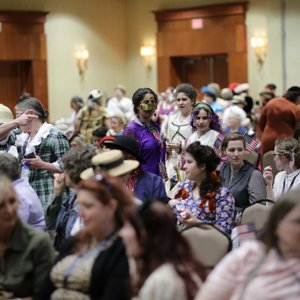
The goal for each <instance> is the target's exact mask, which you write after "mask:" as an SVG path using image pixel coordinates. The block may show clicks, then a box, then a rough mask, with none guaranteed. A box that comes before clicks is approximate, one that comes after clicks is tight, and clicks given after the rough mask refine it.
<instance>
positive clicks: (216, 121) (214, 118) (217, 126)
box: [190, 102, 223, 133]
mask: <svg viewBox="0 0 300 300" xmlns="http://www.w3.org/2000/svg"><path fill="white" fill-rule="evenodd" d="M200 110H204V111H205V112H206V113H207V116H208V117H209V119H210V124H209V127H210V128H211V129H213V130H215V131H218V132H219V133H223V129H222V124H221V120H220V118H219V116H218V115H216V114H215V112H214V111H213V109H212V108H211V107H210V105H209V104H207V103H205V102H199V103H197V104H196V105H195V106H194V108H193V110H192V117H191V123H190V124H191V126H192V128H193V131H196V126H195V125H194V123H195V119H196V117H197V116H198V113H199V111H200Z"/></svg>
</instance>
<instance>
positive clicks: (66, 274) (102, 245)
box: [63, 231, 117, 286]
mask: <svg viewBox="0 0 300 300" xmlns="http://www.w3.org/2000/svg"><path fill="white" fill-rule="evenodd" d="M115 237H117V235H116V234H115V231H114V232H113V233H111V234H110V235H109V236H108V237H107V238H106V239H105V240H104V241H102V242H101V243H99V244H98V245H97V246H96V247H95V248H93V249H90V250H89V251H88V252H86V251H83V252H81V253H80V254H79V255H78V256H76V257H75V258H74V260H73V261H72V262H71V263H70V265H69V266H68V267H67V269H66V270H65V272H64V280H63V283H64V286H67V280H68V277H69V275H70V274H71V273H72V272H73V271H74V269H75V268H76V267H77V266H78V265H79V264H81V263H82V262H84V261H86V260H88V259H89V258H92V257H95V256H96V255H97V254H99V253H100V252H101V251H102V250H104V249H105V248H106V246H107V245H109V244H110V242H111V241H112V240H113V239H114V238H115Z"/></svg>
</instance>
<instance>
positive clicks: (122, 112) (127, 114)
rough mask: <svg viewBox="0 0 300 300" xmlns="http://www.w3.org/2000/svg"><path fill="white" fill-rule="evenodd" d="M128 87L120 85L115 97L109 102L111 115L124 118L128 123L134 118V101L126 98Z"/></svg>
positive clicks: (117, 87)
mask: <svg viewBox="0 0 300 300" xmlns="http://www.w3.org/2000/svg"><path fill="white" fill-rule="evenodd" d="M125 95H126V87H125V86H123V85H121V84H119V85H117V86H116V87H115V96H114V97H111V98H110V99H109V100H108V102H107V111H108V113H109V114H110V115H117V116H118V115H119V116H123V117H124V118H125V119H126V122H129V121H131V119H132V118H133V109H132V100H131V99H130V98H127V97H126V96H125Z"/></svg>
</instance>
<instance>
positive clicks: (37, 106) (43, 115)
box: [16, 97, 48, 122]
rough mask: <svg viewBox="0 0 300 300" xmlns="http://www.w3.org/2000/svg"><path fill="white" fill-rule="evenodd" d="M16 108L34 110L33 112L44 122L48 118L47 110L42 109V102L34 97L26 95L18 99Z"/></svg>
mask: <svg viewBox="0 0 300 300" xmlns="http://www.w3.org/2000/svg"><path fill="white" fill-rule="evenodd" d="M16 108H18V109H21V110H24V111H25V110H28V109H30V110H34V111H35V113H36V114H37V116H38V118H39V119H40V120H41V121H42V122H45V121H46V119H47V118H48V111H47V110H45V109H44V107H43V104H42V103H41V102H40V101H39V100H38V99H37V98H34V97H26V98H24V99H22V100H20V101H19V102H18V103H17V105H16Z"/></svg>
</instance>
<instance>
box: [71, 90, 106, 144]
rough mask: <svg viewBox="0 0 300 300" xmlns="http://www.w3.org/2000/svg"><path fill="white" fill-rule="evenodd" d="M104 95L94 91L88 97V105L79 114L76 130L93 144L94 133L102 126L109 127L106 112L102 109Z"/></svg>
mask: <svg viewBox="0 0 300 300" xmlns="http://www.w3.org/2000/svg"><path fill="white" fill-rule="evenodd" d="M103 96H104V94H103V93H102V92H101V91H100V90H92V91H91V92H90V93H89V95H88V103H87V105H86V106H84V107H83V108H82V109H80V111H79V112H78V114H77V116H76V122H75V130H76V131H78V132H80V134H82V135H83V136H84V137H85V140H86V142H88V143H90V144H91V143H92V141H93V131H94V130H95V129H97V128H98V127H101V126H109V124H108V122H109V121H108V119H107V113H106V110H105V109H104V108H103V107H102V98H103Z"/></svg>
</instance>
